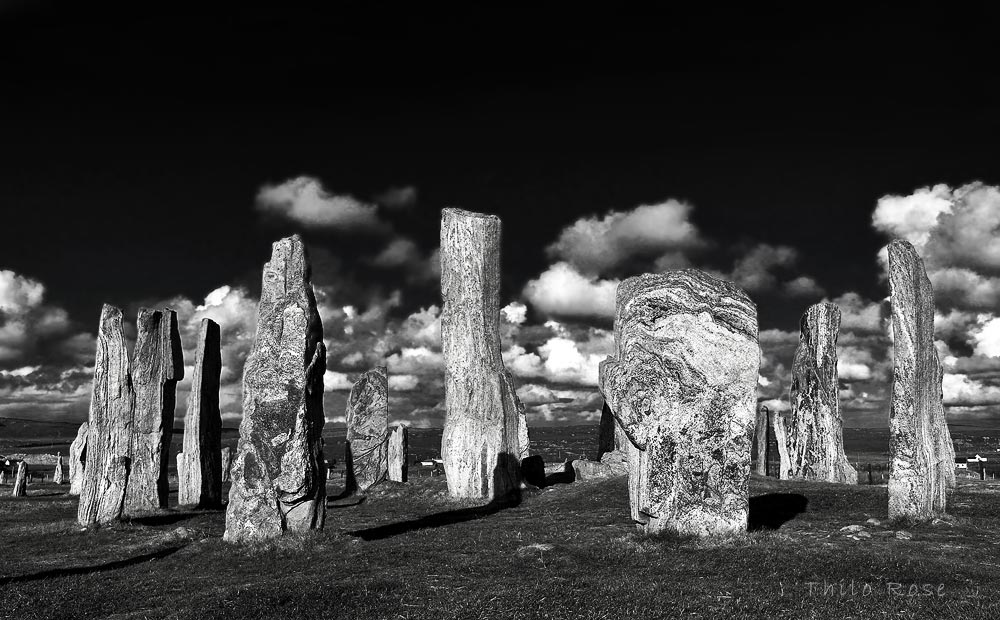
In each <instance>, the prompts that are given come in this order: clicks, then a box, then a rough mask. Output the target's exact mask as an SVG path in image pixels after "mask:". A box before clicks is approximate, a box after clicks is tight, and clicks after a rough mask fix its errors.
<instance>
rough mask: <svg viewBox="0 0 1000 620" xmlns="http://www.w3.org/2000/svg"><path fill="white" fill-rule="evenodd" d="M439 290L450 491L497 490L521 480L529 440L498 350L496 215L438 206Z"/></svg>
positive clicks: (495, 494)
mask: <svg viewBox="0 0 1000 620" xmlns="http://www.w3.org/2000/svg"><path fill="white" fill-rule="evenodd" d="M441 297H442V299H443V302H444V303H443V307H442V310H441V348H442V351H443V353H444V362H445V422H444V434H443V437H442V440H441V458H442V459H443V460H444V468H445V472H446V474H447V478H448V492H449V494H450V495H451V496H452V497H455V498H471V499H496V498H500V497H503V496H505V495H507V494H509V493H513V492H516V491H517V490H518V489H519V488H520V483H521V476H520V471H519V464H520V461H521V459H522V458H524V457H526V456H527V455H528V447H529V446H528V427H527V424H526V422H525V417H524V406H523V405H522V404H521V401H520V400H519V399H518V397H517V394H516V393H515V389H514V382H513V379H512V378H511V375H510V373H509V372H508V371H507V369H506V368H505V367H504V364H503V359H502V358H501V356H500V218H498V217H496V216H493V215H484V214H481V213H472V212H470V211H463V210H461V209H444V210H442V212H441Z"/></svg>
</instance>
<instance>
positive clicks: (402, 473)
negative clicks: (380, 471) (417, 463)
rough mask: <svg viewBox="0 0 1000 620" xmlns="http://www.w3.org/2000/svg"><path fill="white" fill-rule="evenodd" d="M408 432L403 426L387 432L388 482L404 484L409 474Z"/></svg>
mask: <svg viewBox="0 0 1000 620" xmlns="http://www.w3.org/2000/svg"><path fill="white" fill-rule="evenodd" d="M408 435H409V430H408V429H407V428H406V427H405V426H402V425H400V426H394V427H392V429H391V430H390V432H389V480H392V481H393V482H406V479H407V477H408V473H409V460H410V442H409V437H408Z"/></svg>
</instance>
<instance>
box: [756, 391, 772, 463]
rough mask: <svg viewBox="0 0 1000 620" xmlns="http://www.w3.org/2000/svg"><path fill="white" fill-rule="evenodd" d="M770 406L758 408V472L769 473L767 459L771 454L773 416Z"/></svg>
mask: <svg viewBox="0 0 1000 620" xmlns="http://www.w3.org/2000/svg"><path fill="white" fill-rule="evenodd" d="M769 414H770V411H768V408H767V407H765V406H763V405H761V406H760V407H758V408H757V423H756V424H755V425H754V439H755V442H756V446H757V474H759V475H761V476H766V475H767V473H768V472H767V461H768V459H769V458H770V456H771V450H770V447H771V444H770V442H769V438H770V437H769V436H770V434H771V433H770V429H771V417H770V415H769Z"/></svg>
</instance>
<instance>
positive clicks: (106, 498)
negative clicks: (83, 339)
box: [77, 304, 135, 527]
mask: <svg viewBox="0 0 1000 620" xmlns="http://www.w3.org/2000/svg"><path fill="white" fill-rule="evenodd" d="M134 401H135V396H134V394H133V392H132V381H131V378H130V376H129V359H128V349H127V348H126V346H125V332H124V330H123V328H122V311H121V309H120V308H116V307H114V306H110V305H107V304H105V305H104V308H103V309H102V310H101V322H100V325H99V326H98V329H97V354H96V356H95V358H94V387H93V390H92V392H91V397H90V416H89V419H88V422H89V424H88V426H87V443H86V446H87V466H86V468H85V469H84V470H83V484H82V485H81V488H80V504H79V509H78V511H77V521H78V522H79V523H80V525H83V526H85V527H87V526H92V525H96V524H100V523H108V522H111V521H115V520H117V519H119V518H121V515H122V509H123V508H124V505H125V489H126V486H127V485H128V476H129V463H130V459H129V454H130V450H131V443H132V432H131V430H132V429H131V427H132V409H133V405H134Z"/></svg>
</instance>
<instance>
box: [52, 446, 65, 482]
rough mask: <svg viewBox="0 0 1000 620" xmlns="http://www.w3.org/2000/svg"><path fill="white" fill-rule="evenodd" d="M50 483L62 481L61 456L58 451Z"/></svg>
mask: <svg viewBox="0 0 1000 620" xmlns="http://www.w3.org/2000/svg"><path fill="white" fill-rule="evenodd" d="M52 483H53V484H62V483H63V457H62V454H61V453H60V454H59V455H58V458H57V459H56V469H55V471H53V472H52Z"/></svg>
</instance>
